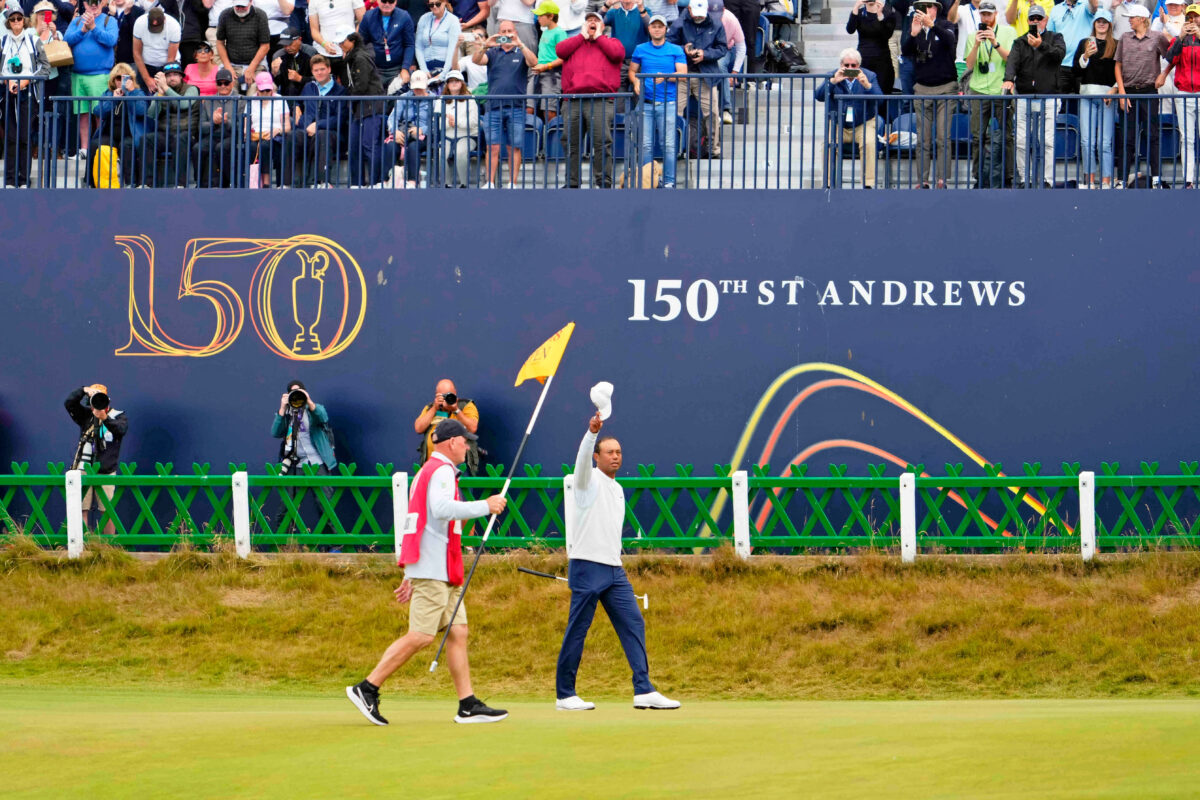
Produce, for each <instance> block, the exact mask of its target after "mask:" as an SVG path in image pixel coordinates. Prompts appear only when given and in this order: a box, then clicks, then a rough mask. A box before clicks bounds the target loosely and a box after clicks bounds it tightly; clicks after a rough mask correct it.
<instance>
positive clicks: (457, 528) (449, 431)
mask: <svg viewBox="0 0 1200 800" xmlns="http://www.w3.org/2000/svg"><path fill="white" fill-rule="evenodd" d="M474 439H475V434H473V433H471V432H470V431H468V430H467V429H466V428H465V427H463V424H462V423H461V422H459V421H458V420H455V419H449V420H445V421H443V422H442V423H441V424H439V425H438V426H437V428H436V429H435V430H434V432H433V452H432V453H431V454H430V456H429V460H428V461H426V462H425V464H424V465H423V466H422V467H421V470H420V472H418V473H417V476H416V478H414V479H413V482H412V486H411V488H410V489H409V493H410V496H409V509H410V512H414V510H415V515H416V517H417V525H416V527H415V529H414V530H411V531H407V532H405V534H404V540H403V544H402V545H401V548H400V562H401V563H402V564H404V581H403V582H402V583H401V584H400V587H399V588H398V589H396V591H395V595H396V600H397V601H398V602H400V603H407V602H408V601H409V600H410V599H411V600H412V605H411V606H409V610H408V632H407V633H406V634H404V635H403V636H401V637H400V638H399V639H397V640H396V641H394V642H392V644H391V646H390V647H388V649H387V650H386V651H384V654H383V657H382V658H381V659H379V664H378V665H376V667H375V669H373V670H372V671H371V674H370V675H368V676H367V677H366V679H365V680H362V681H360V682H359V683H356V684H355V685H354V686H347V687H346V696H347V697H349V698H350V702H352V703H354V706H355V708H357V709H358V710H359V711H361V712H362V714H363V716H365V717H366V718H367V719H368V720H370V721H371V722H372V723H374V724H375V725H387V724H388V721H387V720H386V719H384V718H383V716H382V715H381V714H380V713H379V687H380V686H381V685H382V684H383V682H384V681H386V680H387V679H388V678H389V677H390V676H391V675H392V673H394V672H395V671H396V670H398V669H400V667H402V666H404V664H405V662H407V661H408V660H409V659H410V658H412V657H413V656H414V655H416V654H417V652H419V651H420V650H422V649H423V648H425V647H428V646H429V645H431V644H433V640H434V637H435V636H436V635H437V633H438V632H439V631H442V630H445V629H446V627H447V626H449V628H450V634H449V637H448V638H447V639H446V664H447V666H448V667H449V668H450V677H451V678H453V680H454V688H455V690H456V691H457V692H458V697H459V700H458V714H457V715H456V716H455V717H454V721H455V722H499V721H500V720H502V719H504V718H505V717H507V716H508V712H507V711H504V710H502V709H499V708H488V707H487V706H486V705H484V703H483V701H482V700H479V699H478V698H476V697H475V694H474V692H473V691H472V689H471V670H470V666H469V665H468V662H467V607H466V606H465V605H463V604H461V603H458V598H459V596H460V595H461V593H462V590H463V587H462V583H463V563H462V545H461V536H462V534H461V531H462V522H461V520H464V519H474V518H476V517H482V516H484V515H486V514H488V513H492V514H499V513H500V512H502V511H504V507H505V505H506V501H505V499H504V497H503V496H501V495H498V494H494V495H492V496H491V497H488V498H487V499H486V500H474V501H471V502H463V501H462V500H461V499H460V495H459V491H458V469H457V468H458V466H459V465H460V464H462V463H463V462H464V461H465V460H466V458H467V449H468V447H469V444H468V440H474ZM446 467H449V469H446ZM410 516H413V513H410ZM422 523H424V524H422ZM456 603H458V611H457V612H455V610H454V609H455V604H456ZM451 614H453V615H454V617H453V619H451Z"/></svg>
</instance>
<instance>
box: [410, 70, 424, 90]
mask: <svg viewBox="0 0 1200 800" xmlns="http://www.w3.org/2000/svg"><path fill="white" fill-rule="evenodd" d="M408 88H410V89H428V88H429V73H428V72H424V71H422V70H417V71H415V72H414V73H413V74H412V75H411V76H409V79H408Z"/></svg>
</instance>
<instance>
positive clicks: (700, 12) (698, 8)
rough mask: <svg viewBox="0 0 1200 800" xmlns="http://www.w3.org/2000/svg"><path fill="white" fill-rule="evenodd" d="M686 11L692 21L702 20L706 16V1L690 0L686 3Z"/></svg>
mask: <svg viewBox="0 0 1200 800" xmlns="http://www.w3.org/2000/svg"><path fill="white" fill-rule="evenodd" d="M688 11H689V12H690V13H691V15H692V18H693V19H703V18H704V17H707V16H708V0H692V1H691V2H690V3H688Z"/></svg>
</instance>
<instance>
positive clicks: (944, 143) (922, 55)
mask: <svg viewBox="0 0 1200 800" xmlns="http://www.w3.org/2000/svg"><path fill="white" fill-rule="evenodd" d="M913 8H914V11H913V16H912V24H911V26H910V29H909V37H908V38H907V39H905V40H904V43H903V44H902V45H901V47H900V52H901V53H902V54H903V55H904V57H905V58H906V59H908V58H911V59H913V61H914V62H915V63H914V65H913V78H914V81H915V86H914V87H913V91H914V93H915V94H919V95H933V96H942V95H956V94H958V69H957V67H955V65H954V54H955V50H956V49H957V47H958V33H957V31H956V30H955V27H954V26H953V25H951V24H950V23H949V22H947V21H946V20H944V19H939V16H940V13H941V10H942V4H941V3H940V2H939V0H918V2H916V3H914V4H913ZM915 105H916V110H917V111H918V113H919V114H920V124H919V138H920V140H921V155H920V160H919V162H918V164H919V166H918V172H917V174H918V175H919V176H920V177H919V178H918V183H917V185H918V186H919V187H920V188H922V189H928V188H929V187H930V185H931V184H930V183H929V166H930V162H932V161H933V153H934V139H933V137H934V130H935V126H934V121H935V119H936V123H937V124H936V130H937V138H938V143H937V156H938V158H937V163H936V164H934V165H933V166H934V169H933V172H934V174H933V180H934V183H933V184H932V185H934V186H936V187H937V188H939V189H945V188H946V176H947V175H948V174H949V172H950V106H951V104H950V101H948V100H944V99H943V100H920V101H917V103H916V104H915Z"/></svg>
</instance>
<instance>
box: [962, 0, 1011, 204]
mask: <svg viewBox="0 0 1200 800" xmlns="http://www.w3.org/2000/svg"><path fill="white" fill-rule="evenodd" d="M996 14H997V8H996V4H995V2H993V0H983V2H981V3H980V4H979V28H978V29H977V30H976V31H975V32H974V33H972V34H970V35H969V36H968V37H967V43H966V61H967V74H968V76H969V79H968V83H967V94H968V95H972V96H989V97H990V96H995V95H998V94H1001V93H1002V91H1003V84H1004V67H1005V62H1006V61H1007V60H1008V54H1009V52H1010V51H1011V50H1012V46H1013V43H1014V42H1015V41H1016V38H1017V34H1016V33H1015V32H1014V31H1013V29H1012V28H1011V27H1009V26H1007V25H1004V26H1000V25H997V24H996ZM968 108H969V109H970V112H971V142H972V146H973V147H974V149H975V187H976V188H978V189H984V188H993V189H998V188H1000V187H1001V186H1004V187H1011V186H1012V181H1013V159H1014V157H1015V155H1014V154H1015V149H1016V145H1015V142H1014V139H1013V107H1012V103H1010V102H1008V101H1007V100H980V101H978V103H972V104H970V105H969V106H968ZM993 119H994V120H996V122H997V123H998V124H999V127H1000V133H999V135H1000V136H1002V137H1003V140H1004V150H1003V151H1002V152H999V153H998V152H997V151H999V149H1000V148H999V146H998V144H999V143H998V142H997V141H995V137H996V136H997V134H996V133H995V132H994V131H993V130H992V120H993Z"/></svg>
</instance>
